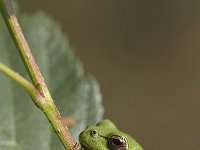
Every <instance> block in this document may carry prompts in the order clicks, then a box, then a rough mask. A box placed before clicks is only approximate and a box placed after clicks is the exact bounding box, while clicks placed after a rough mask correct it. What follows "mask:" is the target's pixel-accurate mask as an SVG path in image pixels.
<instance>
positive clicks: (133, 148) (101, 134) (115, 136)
mask: <svg viewBox="0 0 200 150" xmlns="http://www.w3.org/2000/svg"><path fill="white" fill-rule="evenodd" d="M79 141H80V145H81V147H82V148H83V149H84V150H143V148H142V147H141V146H140V145H139V144H138V143H137V142H136V141H135V140H134V139H133V138H132V137H131V136H129V135H127V134H126V133H123V132H121V131H120V130H118V129H117V127H116V126H115V124H114V123H113V122H111V121H110V120H108V119H106V120H102V121H101V122H99V123H98V124H97V125H96V126H89V127H87V128H86V129H85V130H84V131H82V132H81V133H80V135H79Z"/></svg>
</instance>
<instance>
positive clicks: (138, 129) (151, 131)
mask: <svg viewBox="0 0 200 150" xmlns="http://www.w3.org/2000/svg"><path fill="white" fill-rule="evenodd" d="M20 4H21V7H22V8H23V10H25V11H27V12H33V11H35V10H37V9H39V8H41V9H44V10H45V11H46V12H47V13H48V14H50V15H51V16H53V17H54V19H56V20H57V21H59V22H60V24H61V26H62V28H63V31H64V32H65V33H66V34H67V35H68V38H69V41H70V43H71V46H72V47H74V48H75V52H76V55H77V56H78V57H79V58H80V59H81V60H82V62H83V64H84V67H85V68H86V70H87V71H88V72H91V73H92V74H93V75H94V76H95V77H96V78H97V80H98V82H99V83H100V85H101V91H102V93H103V103H104V106H105V118H110V119H112V120H113V121H114V122H115V123H116V124H117V125H118V126H119V127H120V128H121V129H123V130H124V131H126V132H128V133H129V134H131V135H134V137H135V138H136V139H137V140H138V141H139V142H140V143H141V144H142V145H143V147H144V148H145V150H169V149H170V150H182V149H190V150H199V149H200V115H199V114H200V1H199V0H141V1H137V0H126V1H122V0H101V1H94V0H58V1H53V0H42V1H41V0H34V1H33V0H32V1H27V0H20Z"/></svg>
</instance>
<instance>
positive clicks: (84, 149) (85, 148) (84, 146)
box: [81, 145, 91, 150]
mask: <svg viewBox="0 0 200 150" xmlns="http://www.w3.org/2000/svg"><path fill="white" fill-rule="evenodd" d="M81 147H82V149H83V150H91V149H90V148H89V147H88V146H86V145H81Z"/></svg>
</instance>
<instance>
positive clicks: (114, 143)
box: [108, 135, 128, 150]
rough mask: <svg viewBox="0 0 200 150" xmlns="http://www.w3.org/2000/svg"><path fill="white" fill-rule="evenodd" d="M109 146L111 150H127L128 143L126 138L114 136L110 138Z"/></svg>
mask: <svg viewBox="0 0 200 150" xmlns="http://www.w3.org/2000/svg"><path fill="white" fill-rule="evenodd" d="M108 146H109V148H110V149H111V150H127V149H128V148H127V141H126V138H125V137H122V136H118V135H113V136H111V137H109V138H108Z"/></svg>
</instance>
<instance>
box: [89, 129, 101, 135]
mask: <svg viewBox="0 0 200 150" xmlns="http://www.w3.org/2000/svg"><path fill="white" fill-rule="evenodd" d="M90 134H91V135H93V136H94V135H99V133H98V132H97V131H96V130H91V131H90Z"/></svg>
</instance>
